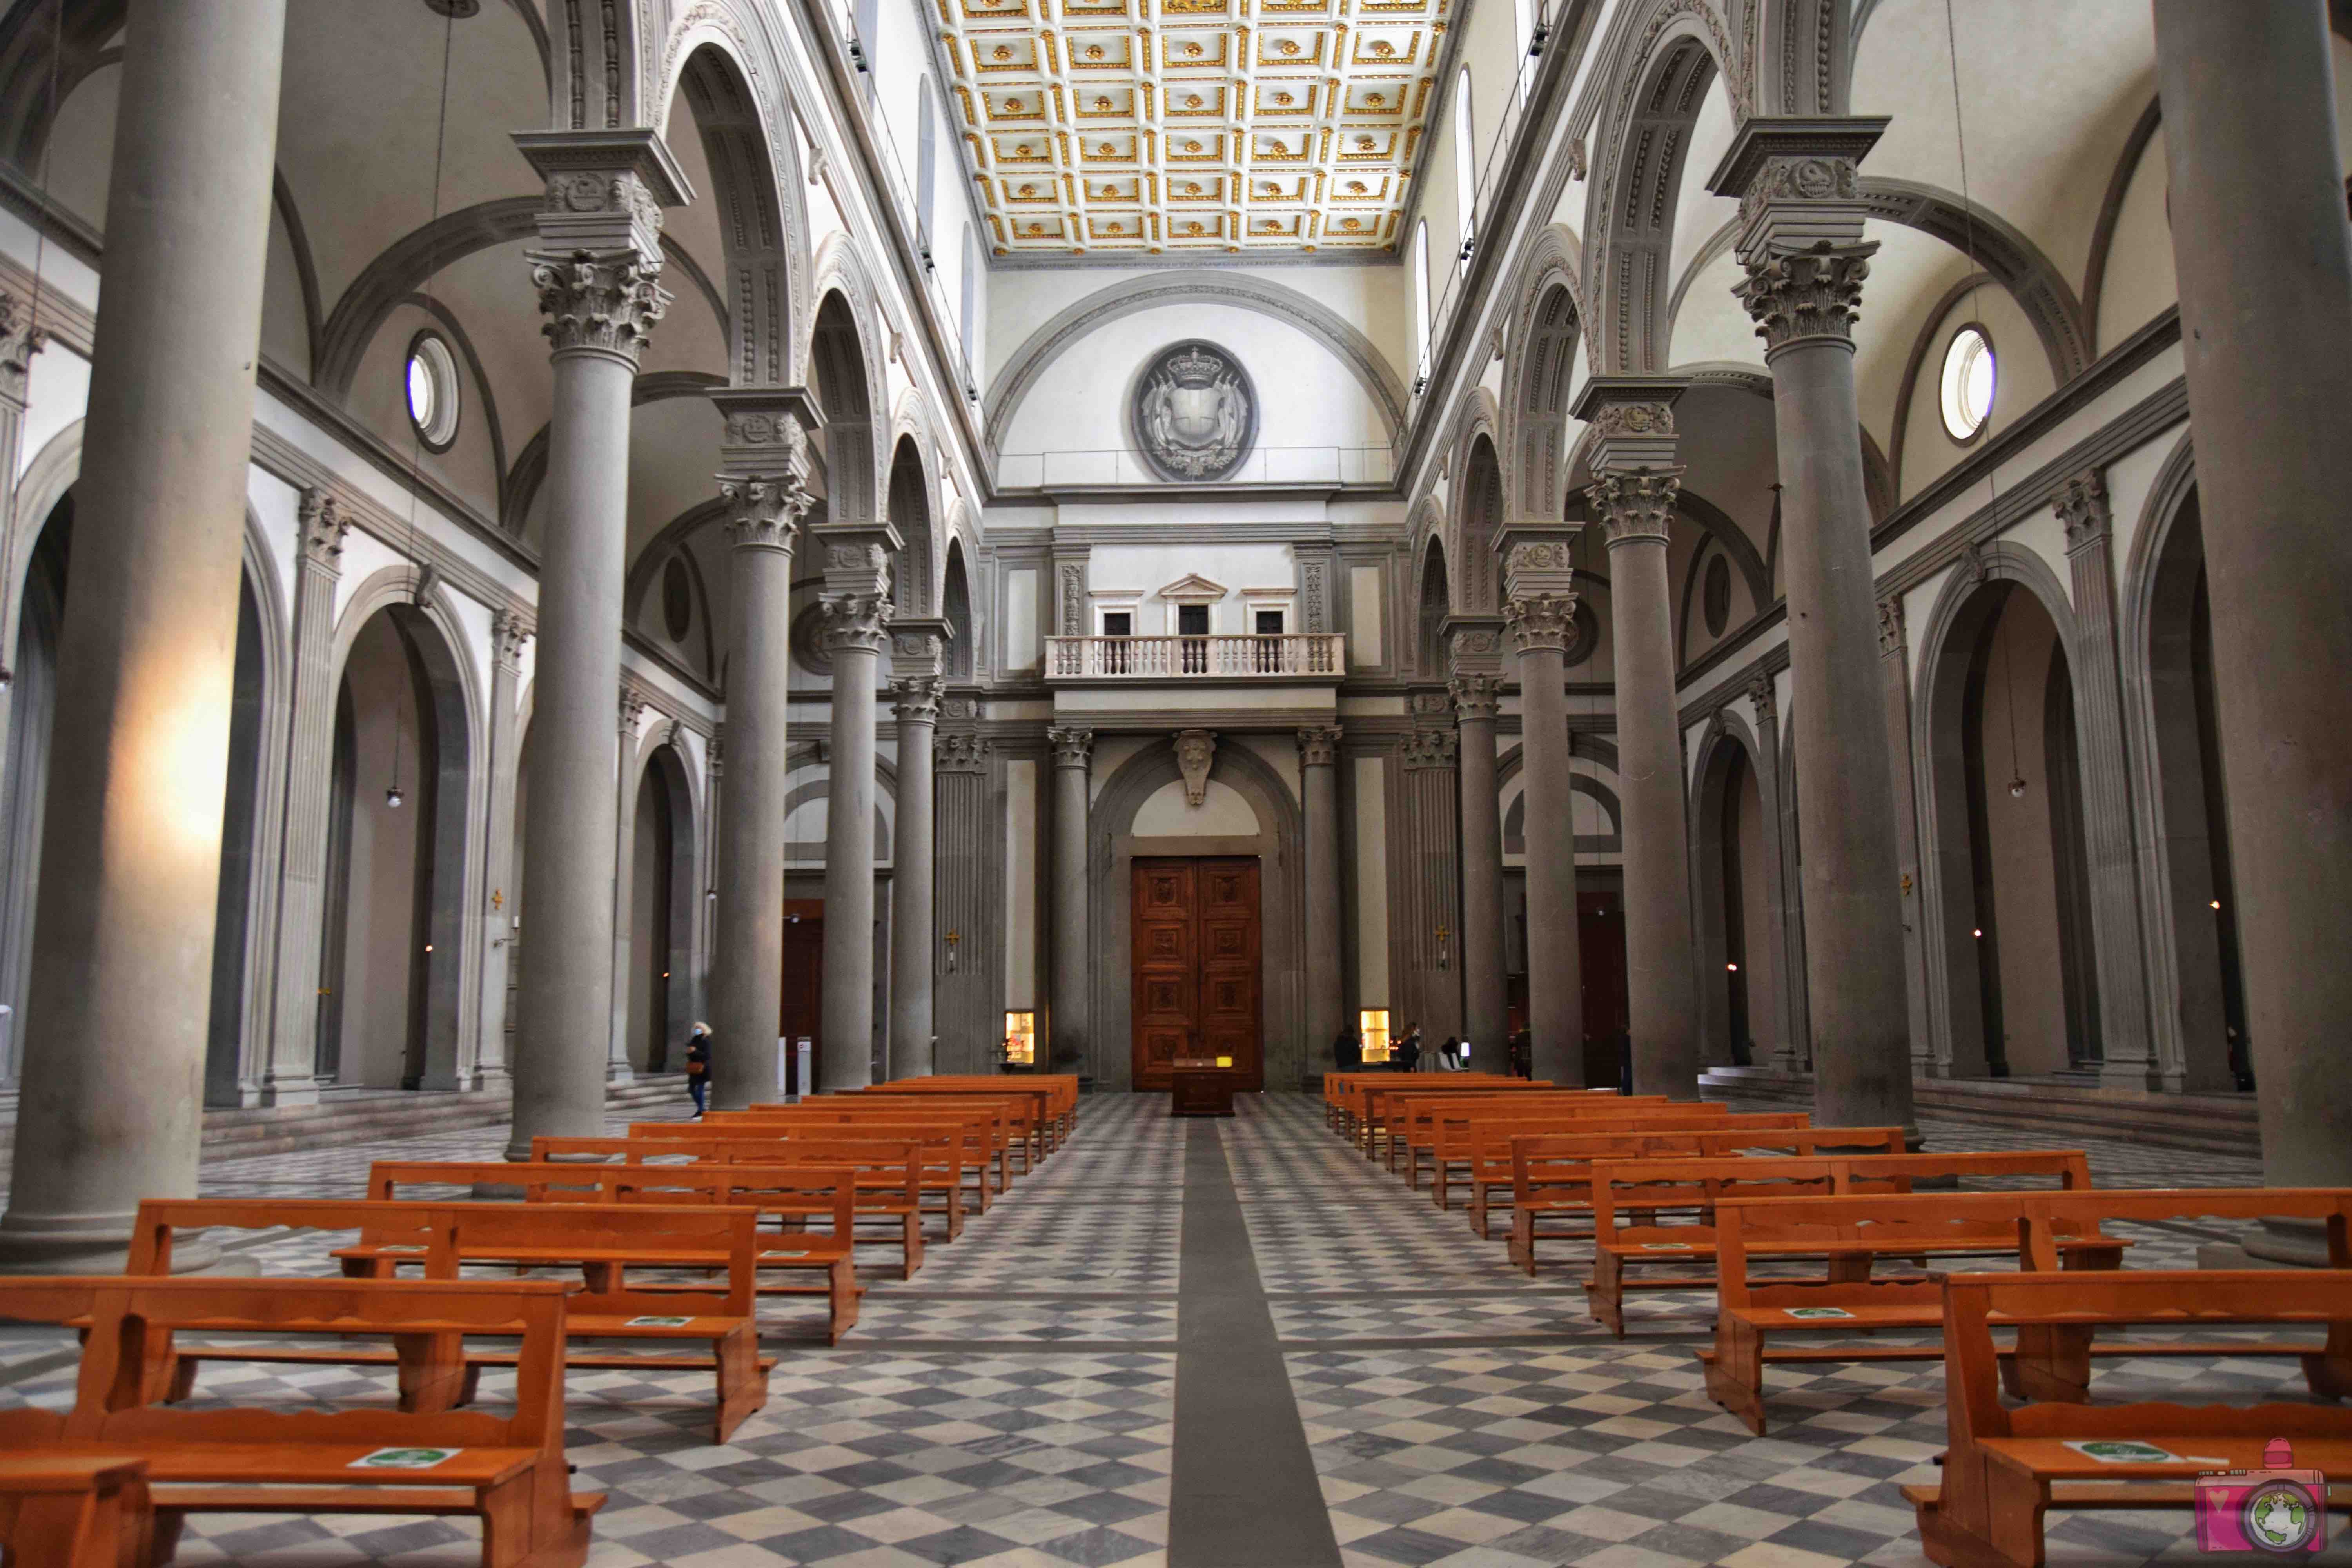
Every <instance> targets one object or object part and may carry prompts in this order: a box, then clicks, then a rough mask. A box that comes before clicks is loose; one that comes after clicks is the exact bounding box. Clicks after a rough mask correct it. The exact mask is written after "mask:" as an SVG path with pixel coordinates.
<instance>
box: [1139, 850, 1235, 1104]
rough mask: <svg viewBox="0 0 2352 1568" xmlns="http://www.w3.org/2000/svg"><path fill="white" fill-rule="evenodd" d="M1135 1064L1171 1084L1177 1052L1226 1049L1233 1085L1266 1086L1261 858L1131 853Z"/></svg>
mask: <svg viewBox="0 0 2352 1568" xmlns="http://www.w3.org/2000/svg"><path fill="white" fill-rule="evenodd" d="M1132 874H1133V889H1132V900H1133V901H1132V905H1131V909H1132V920H1131V922H1130V925H1129V931H1130V932H1131V934H1132V952H1133V969H1134V1019H1135V1022H1134V1041H1133V1068H1134V1074H1135V1087H1136V1088H1137V1089H1167V1088H1168V1087H1169V1084H1170V1072H1171V1066H1170V1064H1171V1063H1172V1062H1174V1061H1175V1060H1176V1058H1179V1057H1230V1058H1233V1064H1234V1065H1233V1071H1234V1077H1235V1087H1236V1088H1239V1089H1261V1088H1263V1087H1265V1068H1264V1064H1263V1062H1262V1060H1261V1053H1260V1049H1259V1046H1260V1042H1259V1037H1258V1034H1259V1016H1260V1008H1259V994H1260V986H1261V979H1260V935H1261V933H1260V930H1259V921H1258V863H1257V861H1256V860H1255V858H1225V859H1198V860H1193V859H1142V860H1137V861H1136V862H1135V863H1134V870H1133V873H1132Z"/></svg>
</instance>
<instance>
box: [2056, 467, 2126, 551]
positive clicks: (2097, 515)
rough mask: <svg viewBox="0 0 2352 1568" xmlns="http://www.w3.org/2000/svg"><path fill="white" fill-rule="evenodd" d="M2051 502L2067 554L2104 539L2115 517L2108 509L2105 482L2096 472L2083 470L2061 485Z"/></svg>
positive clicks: (2090, 469)
mask: <svg viewBox="0 0 2352 1568" xmlns="http://www.w3.org/2000/svg"><path fill="white" fill-rule="evenodd" d="M2050 502H2051V505H2052V507H2053V509H2055V510H2056V511H2057V513H2058V521H2060V522H2061V523H2063V524H2064V525H2065V528H2066V549H2067V551H2068V552H2070V553H2071V552H2074V551H2076V550H2080V549H2081V548H2082V547H2083V546H2084V545H2086V544H2095V543H2096V542H2098V541H2100V540H2102V539H2105V537H2107V531H2108V529H2109V527H2110V526H2111V525H2112V522H2113V520H2114V514H2113V513H2112V512H2111V511H2110V510H2108V508H2107V478H2106V476H2105V474H2103V473H2101V472H2100V471H2099V470H2098V469H2096V468H2086V469H2084V471H2083V472H2081V473H2079V474H2076V475H2075V476H2074V478H2072V479H2068V480H2067V481H2066V482H2065V483H2063V484H2062V485H2060V486H2059V487H2058V493H2057V494H2056V495H2054V496H2053V497H2051V498H2050Z"/></svg>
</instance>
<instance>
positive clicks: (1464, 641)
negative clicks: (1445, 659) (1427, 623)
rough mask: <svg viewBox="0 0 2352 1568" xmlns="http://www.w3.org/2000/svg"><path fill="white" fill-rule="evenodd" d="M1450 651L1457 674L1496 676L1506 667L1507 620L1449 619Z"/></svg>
mask: <svg viewBox="0 0 2352 1568" xmlns="http://www.w3.org/2000/svg"><path fill="white" fill-rule="evenodd" d="M1445 643H1446V652H1447V653H1448V654H1449V655H1450V656H1451V665H1452V668H1451V673H1453V674H1454V675H1493V674H1495V673H1496V672H1497V671H1499V670H1500V669H1501V668H1503V617H1502V616H1446V617H1445Z"/></svg>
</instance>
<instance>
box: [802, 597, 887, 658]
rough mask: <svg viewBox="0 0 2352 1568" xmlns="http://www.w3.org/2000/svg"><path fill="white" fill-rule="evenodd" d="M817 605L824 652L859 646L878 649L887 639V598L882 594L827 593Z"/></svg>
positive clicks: (879, 649)
mask: <svg viewBox="0 0 2352 1568" xmlns="http://www.w3.org/2000/svg"><path fill="white" fill-rule="evenodd" d="M817 606H818V608H819V609H820V610H821V611H822V612H823V613H824V630H823V631H822V633H821V634H820V637H821V640H822V642H823V645H824V650H825V652H827V653H842V652H845V651H848V650H851V649H861V648H862V649H864V650H865V651H866V652H867V653H879V652H881V651H882V645H883V644H884V643H885V642H886V641H887V640H888V635H887V632H888V627H889V625H890V601H889V600H888V599H887V597H885V596H884V595H879V594H839V595H826V596H825V597H824V598H823V599H820V600H819V601H817Z"/></svg>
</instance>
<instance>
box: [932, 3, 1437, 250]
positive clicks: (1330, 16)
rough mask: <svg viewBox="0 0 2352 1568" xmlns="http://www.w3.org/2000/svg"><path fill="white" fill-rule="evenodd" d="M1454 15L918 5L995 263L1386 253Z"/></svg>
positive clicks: (1385, 8)
mask: <svg viewBox="0 0 2352 1568" xmlns="http://www.w3.org/2000/svg"><path fill="white" fill-rule="evenodd" d="M1454 3H1455V0H935V4H936V5H937V6H938V8H939V19H940V52H941V53H942V54H943V55H944V56H945V58H946V61H947V69H948V72H949V81H948V87H949V92H950V99H951V102H952V106H951V108H950V119H951V120H952V121H953V122H954V124H955V127H956V129H957V131H958V132H959V133H960V135H961V140H962V143H963V149H964V167H965V174H966V176H967V177H968V178H970V179H972V180H973V181H975V182H977V185H978V189H979V194H980V201H981V206H982V209H983V211H984V212H985V213H986V215H987V218H988V223H989V226H990V227H991V229H992V231H993V232H992V237H991V241H990V243H991V245H992V247H993V248H994V250H995V252H996V254H997V255H999V256H1009V257H1014V258H1040V259H1043V258H1073V257H1097V258H1118V259H1141V258H1149V257H1152V256H1169V257H1176V256H1182V257H1185V258H1192V259H1195V260H1197V259H1198V258H1201V257H1202V256H1203V255H1226V254H1233V253H1244V254H1260V255H1269V256H1271V255H1291V256H1297V255H1303V254H1318V255H1326V256H1328V255H1332V254H1334V253H1342V254H1343V253H1346V252H1350V251H1352V252H1358V253H1365V252H1370V253H1373V254H1379V253H1382V252H1386V251H1390V250H1392V249H1394V247H1396V245H1397V242H1398V235H1397V226H1398V224H1399V222H1400V214H1401V212H1402V208H1403V206H1404V205H1405V195H1406V190H1407V187H1408V183H1409V182H1410V180H1411V179H1412V171H1413V167H1414V160H1415V157H1416V155H1417V153H1419V151H1420V148H1421V143H1422V140H1423V132H1424V130H1425V128H1426V127H1425V124H1424V120H1425V116H1426V115H1427V113H1428V110H1429V106H1430V101H1431V100H1432V98H1433V95H1434V90H1435V87H1436V81H1437V70H1438V67H1437V56H1438V54H1439V53H1440V51H1441V50H1442V48H1443V47H1444V41H1445V30H1446V25H1447V20H1448V18H1449V16H1450V15H1451V12H1452V10H1453V8H1454Z"/></svg>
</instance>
